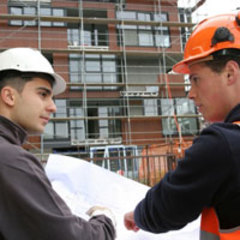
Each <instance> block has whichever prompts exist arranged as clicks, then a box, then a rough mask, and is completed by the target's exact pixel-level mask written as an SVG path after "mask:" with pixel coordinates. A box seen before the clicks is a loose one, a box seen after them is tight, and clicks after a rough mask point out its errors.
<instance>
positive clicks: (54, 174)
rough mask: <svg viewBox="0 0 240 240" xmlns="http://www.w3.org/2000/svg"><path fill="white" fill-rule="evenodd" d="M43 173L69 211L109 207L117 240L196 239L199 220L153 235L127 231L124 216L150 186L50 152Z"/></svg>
mask: <svg viewBox="0 0 240 240" xmlns="http://www.w3.org/2000/svg"><path fill="white" fill-rule="evenodd" d="M46 173H47V175H48V177H49V179H50V181H51V182H52V185H53V187H54V189H55V190H56V192H57V193H58V194H59V195H60V196H61V197H62V198H63V199H64V200H65V202H66V204H67V205H68V206H69V207H70V209H71V210H72V212H73V213H74V214H76V215H78V216H80V217H82V218H84V219H88V216H87V215H86V214H85V212H86V211H87V210H88V209H89V208H90V207H92V206H94V205H102V206H106V207H109V208H110V209H111V210H112V211H113V212H114V214H115V216H116V219H117V239H118V240H148V239H149V240H150V239H151V240H155V239H156V240H188V239H189V240H198V239H199V219H197V220H196V221H194V222H192V223H190V224H188V225H187V226H186V227H184V228H183V229H181V230H178V231H170V232H168V233H164V234H152V233H148V232H145V231H142V230H140V231H139V232H137V233H134V232H132V231H128V230H126V229H125V227H124V225H123V216H124V214H125V213H126V212H128V211H132V210H133V209H134V208H135V206H136V204H137V203H138V202H139V201H140V200H141V199H142V198H143V197H144V196H145V194H146V192H147V190H148V189H149V187H147V186H145V185H143V184H140V183H137V182H136V181H133V180H131V179H127V178H125V177H122V176H120V175H118V174H116V173H113V172H110V171H108V170H106V169H103V168H101V167H99V166H97V165H95V164H91V163H88V162H86V161H84V160H80V159H76V158H73V157H67V156H63V155H56V154H51V155H50V156H49V159H48V162H47V165H46Z"/></svg>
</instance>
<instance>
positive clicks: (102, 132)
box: [87, 100, 121, 138]
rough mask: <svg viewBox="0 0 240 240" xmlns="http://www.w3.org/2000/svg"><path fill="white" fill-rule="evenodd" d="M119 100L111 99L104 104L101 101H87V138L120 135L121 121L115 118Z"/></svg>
mask: <svg viewBox="0 0 240 240" xmlns="http://www.w3.org/2000/svg"><path fill="white" fill-rule="evenodd" d="M119 104H120V102H119V101H111V102H108V104H107V105H106V103H105V102H103V101H94V100H93V101H91V102H89V103H88V109H87V115H88V117H93V119H91V120H88V123H87V125H88V138H115V137H119V136H121V121H120V120H119V119H115V118H114V117H115V116H119V115H120V111H121V109H120V105H119ZM94 117H96V118H95V119H94Z"/></svg>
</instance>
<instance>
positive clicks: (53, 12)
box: [9, 5, 65, 27]
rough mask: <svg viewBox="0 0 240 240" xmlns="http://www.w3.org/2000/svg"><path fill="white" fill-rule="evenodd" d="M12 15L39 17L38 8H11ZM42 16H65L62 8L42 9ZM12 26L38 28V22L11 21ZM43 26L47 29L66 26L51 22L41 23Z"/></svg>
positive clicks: (61, 23)
mask: <svg viewBox="0 0 240 240" xmlns="http://www.w3.org/2000/svg"><path fill="white" fill-rule="evenodd" d="M9 12H10V14H13V15H30V16H36V17H37V12H38V9H37V6H36V5H35V6H34V5H33V6H10V7H9ZM40 15H41V16H58V17H63V16H65V12H64V9H61V8H51V7H40ZM9 23H10V25H14V26H21V25H27V26H36V25H37V21H35V20H33V21H26V20H24V21H22V20H10V21H9ZM40 25H41V26H45V27H51V26H56V27H63V26H65V23H63V22H49V21H41V23H40Z"/></svg>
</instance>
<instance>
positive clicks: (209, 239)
mask: <svg viewBox="0 0 240 240" xmlns="http://www.w3.org/2000/svg"><path fill="white" fill-rule="evenodd" d="M200 240H220V238H219V236H217V235H216V234H213V233H210V232H205V231H201V232H200Z"/></svg>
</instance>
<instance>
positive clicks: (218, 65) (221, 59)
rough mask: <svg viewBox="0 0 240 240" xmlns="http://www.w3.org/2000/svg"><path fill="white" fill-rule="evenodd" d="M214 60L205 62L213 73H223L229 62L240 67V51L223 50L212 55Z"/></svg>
mask: <svg viewBox="0 0 240 240" xmlns="http://www.w3.org/2000/svg"><path fill="white" fill-rule="evenodd" d="M212 55H213V60H210V61H206V62H204V63H205V65H206V66H207V67H209V68H210V69H211V70H212V71H214V72H217V73H221V72H222V71H223V69H224V67H225V65H226V64H227V62H228V61H230V60H233V61H235V62H236V63H237V64H238V66H239V67H240V50H239V49H231V48H230V49H223V50H220V51H217V52H215V53H213V54H212Z"/></svg>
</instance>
